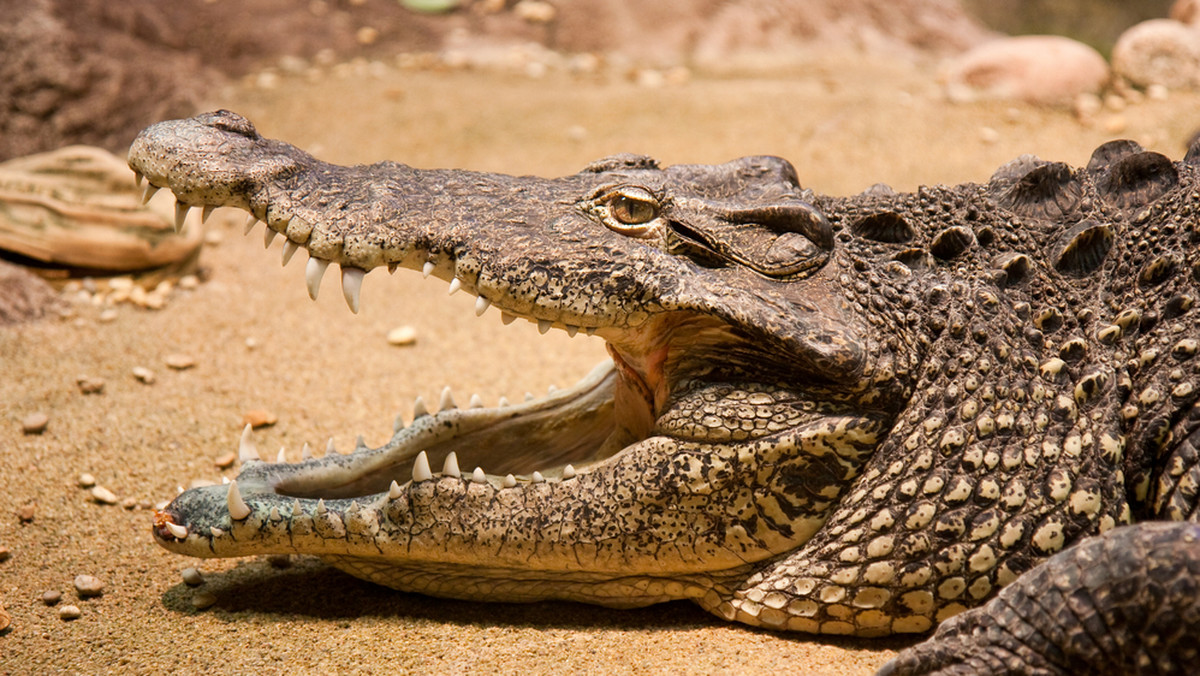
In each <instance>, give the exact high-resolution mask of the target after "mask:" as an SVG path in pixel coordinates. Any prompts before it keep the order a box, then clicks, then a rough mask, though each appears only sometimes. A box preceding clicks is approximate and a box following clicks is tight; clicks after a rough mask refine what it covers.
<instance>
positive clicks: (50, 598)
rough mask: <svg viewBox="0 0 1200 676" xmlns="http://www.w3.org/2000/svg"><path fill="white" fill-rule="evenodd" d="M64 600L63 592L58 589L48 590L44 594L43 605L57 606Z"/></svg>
mask: <svg viewBox="0 0 1200 676" xmlns="http://www.w3.org/2000/svg"><path fill="white" fill-rule="evenodd" d="M61 600H62V592H60V591H58V590H57V589H47V590H46V591H44V592H42V603H45V604H46V605H48V606H56V605H58V602H59V601H61Z"/></svg>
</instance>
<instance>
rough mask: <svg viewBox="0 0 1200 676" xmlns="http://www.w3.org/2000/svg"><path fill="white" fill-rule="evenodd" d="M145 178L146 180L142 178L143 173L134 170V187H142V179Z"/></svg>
mask: <svg viewBox="0 0 1200 676" xmlns="http://www.w3.org/2000/svg"><path fill="white" fill-rule="evenodd" d="M143 178H145V177H144V176H142V172H140V171H138V170H137V169H134V170H133V185H134V187H137V188H140V187H142V179H143Z"/></svg>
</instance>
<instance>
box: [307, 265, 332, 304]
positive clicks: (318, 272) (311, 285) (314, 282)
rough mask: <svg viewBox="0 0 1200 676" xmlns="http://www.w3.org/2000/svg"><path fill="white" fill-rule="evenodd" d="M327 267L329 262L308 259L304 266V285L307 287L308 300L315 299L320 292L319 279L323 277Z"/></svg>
mask: <svg viewBox="0 0 1200 676" xmlns="http://www.w3.org/2000/svg"><path fill="white" fill-rule="evenodd" d="M327 267H329V261H323V260H321V259H320V258H313V257H311V256H310V257H309V259H308V263H307V264H306V265H305V266H304V283H305V284H307V285H308V297H309V298H311V299H313V300H316V299H317V294H318V293H320V291H321V278H322V277H324V276H325V268H327Z"/></svg>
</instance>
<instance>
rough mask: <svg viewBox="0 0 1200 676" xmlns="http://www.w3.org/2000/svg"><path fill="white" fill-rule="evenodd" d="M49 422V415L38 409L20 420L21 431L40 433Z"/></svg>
mask: <svg viewBox="0 0 1200 676" xmlns="http://www.w3.org/2000/svg"><path fill="white" fill-rule="evenodd" d="M49 424H50V416H48V415H46V414H45V413H43V412H41V411H38V412H36V413H30V414H29V415H27V416H25V419H24V420H22V421H21V431H23V432H24V433H25V434H41V433H42V432H45V431H46V425H49Z"/></svg>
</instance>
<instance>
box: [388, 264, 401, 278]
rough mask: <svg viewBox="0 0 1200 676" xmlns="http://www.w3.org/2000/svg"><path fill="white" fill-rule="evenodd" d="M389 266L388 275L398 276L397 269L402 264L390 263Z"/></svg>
mask: <svg viewBox="0 0 1200 676" xmlns="http://www.w3.org/2000/svg"><path fill="white" fill-rule="evenodd" d="M387 265H388V274H389V275H394V274H396V268H398V267H400V264H399V263H395V262H392V263H388V264H387Z"/></svg>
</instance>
